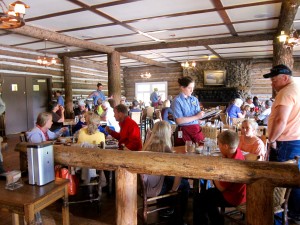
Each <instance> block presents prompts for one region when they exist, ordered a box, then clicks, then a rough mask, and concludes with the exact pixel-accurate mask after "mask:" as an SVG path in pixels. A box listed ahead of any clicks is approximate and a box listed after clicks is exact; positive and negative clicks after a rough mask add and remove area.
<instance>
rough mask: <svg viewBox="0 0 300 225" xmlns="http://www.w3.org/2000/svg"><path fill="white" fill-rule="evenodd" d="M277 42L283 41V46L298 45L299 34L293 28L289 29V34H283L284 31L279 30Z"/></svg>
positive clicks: (291, 46)
mask: <svg viewBox="0 0 300 225" xmlns="http://www.w3.org/2000/svg"><path fill="white" fill-rule="evenodd" d="M277 38H278V39H279V42H281V43H283V45H284V47H285V48H290V49H291V48H293V47H294V46H297V45H299V44H300V43H299V35H298V33H297V31H296V30H295V29H292V30H291V31H290V34H289V35H287V34H285V32H284V31H281V33H280V35H279V36H278V37H277Z"/></svg>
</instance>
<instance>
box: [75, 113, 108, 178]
mask: <svg viewBox="0 0 300 225" xmlns="http://www.w3.org/2000/svg"><path fill="white" fill-rule="evenodd" d="M99 124H100V117H99V115H97V114H96V113H89V114H88V116H87V117H86V126H85V127H83V128H81V129H80V130H79V132H78V141H77V143H78V144H82V145H83V147H85V146H86V144H87V145H99V144H100V143H101V142H105V136H104V134H103V133H101V132H100V131H99V130H98V126H99ZM96 176H97V174H96V170H95V169H89V168H83V169H82V172H81V179H82V180H84V184H88V183H90V179H91V178H92V177H96Z"/></svg>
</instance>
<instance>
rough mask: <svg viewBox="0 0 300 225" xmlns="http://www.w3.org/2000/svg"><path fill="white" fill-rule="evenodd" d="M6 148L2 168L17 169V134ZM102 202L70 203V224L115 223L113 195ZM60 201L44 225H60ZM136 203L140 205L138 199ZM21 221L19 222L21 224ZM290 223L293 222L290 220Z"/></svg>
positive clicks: (0, 223) (1, 220) (2, 224)
mask: <svg viewBox="0 0 300 225" xmlns="http://www.w3.org/2000/svg"><path fill="white" fill-rule="evenodd" d="M6 141H7V148H5V149H2V154H3V158H4V168H5V169H6V170H7V171H10V170H15V169H19V155H18V153H17V152H15V151H14V148H15V145H16V144H17V143H19V135H10V136H8V137H7V139H6ZM80 193H81V194H82V195H85V193H86V192H85V190H84V189H81V191H80ZM70 200H72V197H70ZM101 202H102V204H101V207H100V211H99V208H98V205H97V202H93V203H90V202H88V203H80V204H71V205H70V224H71V225H115V224H116V223H115V221H116V213H115V208H116V207H115V196H114V195H108V194H107V192H104V193H103V196H102V201H101ZM60 204H61V202H57V203H56V204H53V205H51V206H49V207H47V208H46V209H45V210H43V211H42V212H41V213H42V219H43V224H44V225H61V224H62V220H61V205H60ZM138 205H139V206H140V205H141V201H140V199H139V202H138ZM149 220H150V221H149V222H150V224H161V225H168V224H171V223H169V222H168V220H166V219H162V218H159V217H158V216H157V215H155V214H154V215H152V216H150V218H149ZM185 221H186V222H187V223H188V224H189V225H192V198H190V199H189V206H188V213H187V215H186V218H185ZM11 223H12V220H11V215H10V213H9V212H7V211H5V210H3V209H0V225H8V224H11ZM22 224H23V223H21V225H22ZM138 224H139V225H141V224H142V223H141V221H140V220H138ZM231 224H234V223H233V222H231V221H227V220H226V225H231ZM289 224H290V225H294V223H292V222H290V223H289Z"/></svg>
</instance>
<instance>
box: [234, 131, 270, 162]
mask: <svg viewBox="0 0 300 225" xmlns="http://www.w3.org/2000/svg"><path fill="white" fill-rule="evenodd" d="M238 148H239V149H241V150H242V151H244V152H249V153H252V154H255V155H259V156H260V159H261V160H264V159H265V155H266V148H265V145H264V143H263V141H262V140H261V139H260V138H259V137H256V136H253V137H252V138H251V141H246V140H245V136H244V135H241V136H240V143H239V147H238Z"/></svg>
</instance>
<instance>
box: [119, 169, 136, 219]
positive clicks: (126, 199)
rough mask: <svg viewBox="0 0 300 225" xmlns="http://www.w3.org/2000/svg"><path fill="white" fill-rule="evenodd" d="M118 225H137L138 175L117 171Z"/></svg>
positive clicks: (121, 170)
mask: <svg viewBox="0 0 300 225" xmlns="http://www.w3.org/2000/svg"><path fill="white" fill-rule="evenodd" d="M116 207H117V225H137V174H136V173H131V172H129V171H128V170H126V169H123V168H118V169H117V170H116Z"/></svg>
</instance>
